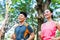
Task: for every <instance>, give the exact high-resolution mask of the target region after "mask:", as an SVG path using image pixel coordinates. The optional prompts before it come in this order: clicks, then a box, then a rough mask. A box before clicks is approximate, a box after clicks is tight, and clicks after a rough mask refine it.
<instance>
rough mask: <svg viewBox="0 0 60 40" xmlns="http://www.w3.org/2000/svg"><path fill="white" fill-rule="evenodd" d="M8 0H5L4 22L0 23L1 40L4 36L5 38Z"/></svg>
mask: <svg viewBox="0 0 60 40" xmlns="http://www.w3.org/2000/svg"><path fill="white" fill-rule="evenodd" d="M8 1H9V0H6V12H5V19H4V21H3V22H2V29H1V31H2V32H1V33H2V35H1V38H0V39H1V40H4V36H5V28H6V24H7V23H8V13H9V6H10V5H9V3H8Z"/></svg>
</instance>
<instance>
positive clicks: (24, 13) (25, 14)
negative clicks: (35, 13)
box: [19, 12, 27, 17]
mask: <svg viewBox="0 0 60 40" xmlns="http://www.w3.org/2000/svg"><path fill="white" fill-rule="evenodd" d="M20 14H23V15H24V16H25V17H27V13H26V12H20V13H19V15H20Z"/></svg>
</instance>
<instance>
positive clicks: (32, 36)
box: [27, 33, 35, 40]
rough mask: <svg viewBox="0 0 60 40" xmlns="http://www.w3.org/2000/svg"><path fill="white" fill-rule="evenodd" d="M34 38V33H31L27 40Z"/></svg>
mask: <svg viewBox="0 0 60 40" xmlns="http://www.w3.org/2000/svg"><path fill="white" fill-rule="evenodd" d="M34 37H35V35H34V33H31V34H30V37H29V38H28V39H27V40H33V39H34Z"/></svg>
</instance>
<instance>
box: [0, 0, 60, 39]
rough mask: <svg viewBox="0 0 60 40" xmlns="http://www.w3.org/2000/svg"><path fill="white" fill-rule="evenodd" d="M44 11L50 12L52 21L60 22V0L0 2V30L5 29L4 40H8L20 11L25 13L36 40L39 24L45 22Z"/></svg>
mask: <svg viewBox="0 0 60 40" xmlns="http://www.w3.org/2000/svg"><path fill="white" fill-rule="evenodd" d="M45 9H50V10H52V11H53V20H55V21H57V22H60V0H0V28H1V27H5V33H4V36H5V37H4V40H10V36H11V34H12V33H13V31H14V30H13V29H14V25H15V24H16V23H17V22H18V19H17V17H18V14H19V12H21V11H23V12H27V14H28V17H27V21H26V22H27V23H29V24H30V26H31V27H32V28H33V30H34V32H35V39H34V40H37V37H38V36H37V35H38V31H40V27H41V24H42V23H43V22H45V21H46V19H45V18H44V16H43V11H44V10H45ZM56 33H57V34H56V37H58V36H60V32H59V31H57V32H56Z"/></svg>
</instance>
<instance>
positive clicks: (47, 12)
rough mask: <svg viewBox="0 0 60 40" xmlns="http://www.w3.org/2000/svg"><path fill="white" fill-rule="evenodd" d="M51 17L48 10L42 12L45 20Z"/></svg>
mask: <svg viewBox="0 0 60 40" xmlns="http://www.w3.org/2000/svg"><path fill="white" fill-rule="evenodd" d="M51 15H52V13H51V12H50V10H45V11H44V16H45V18H47V19H48V18H50V17H51Z"/></svg>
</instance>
